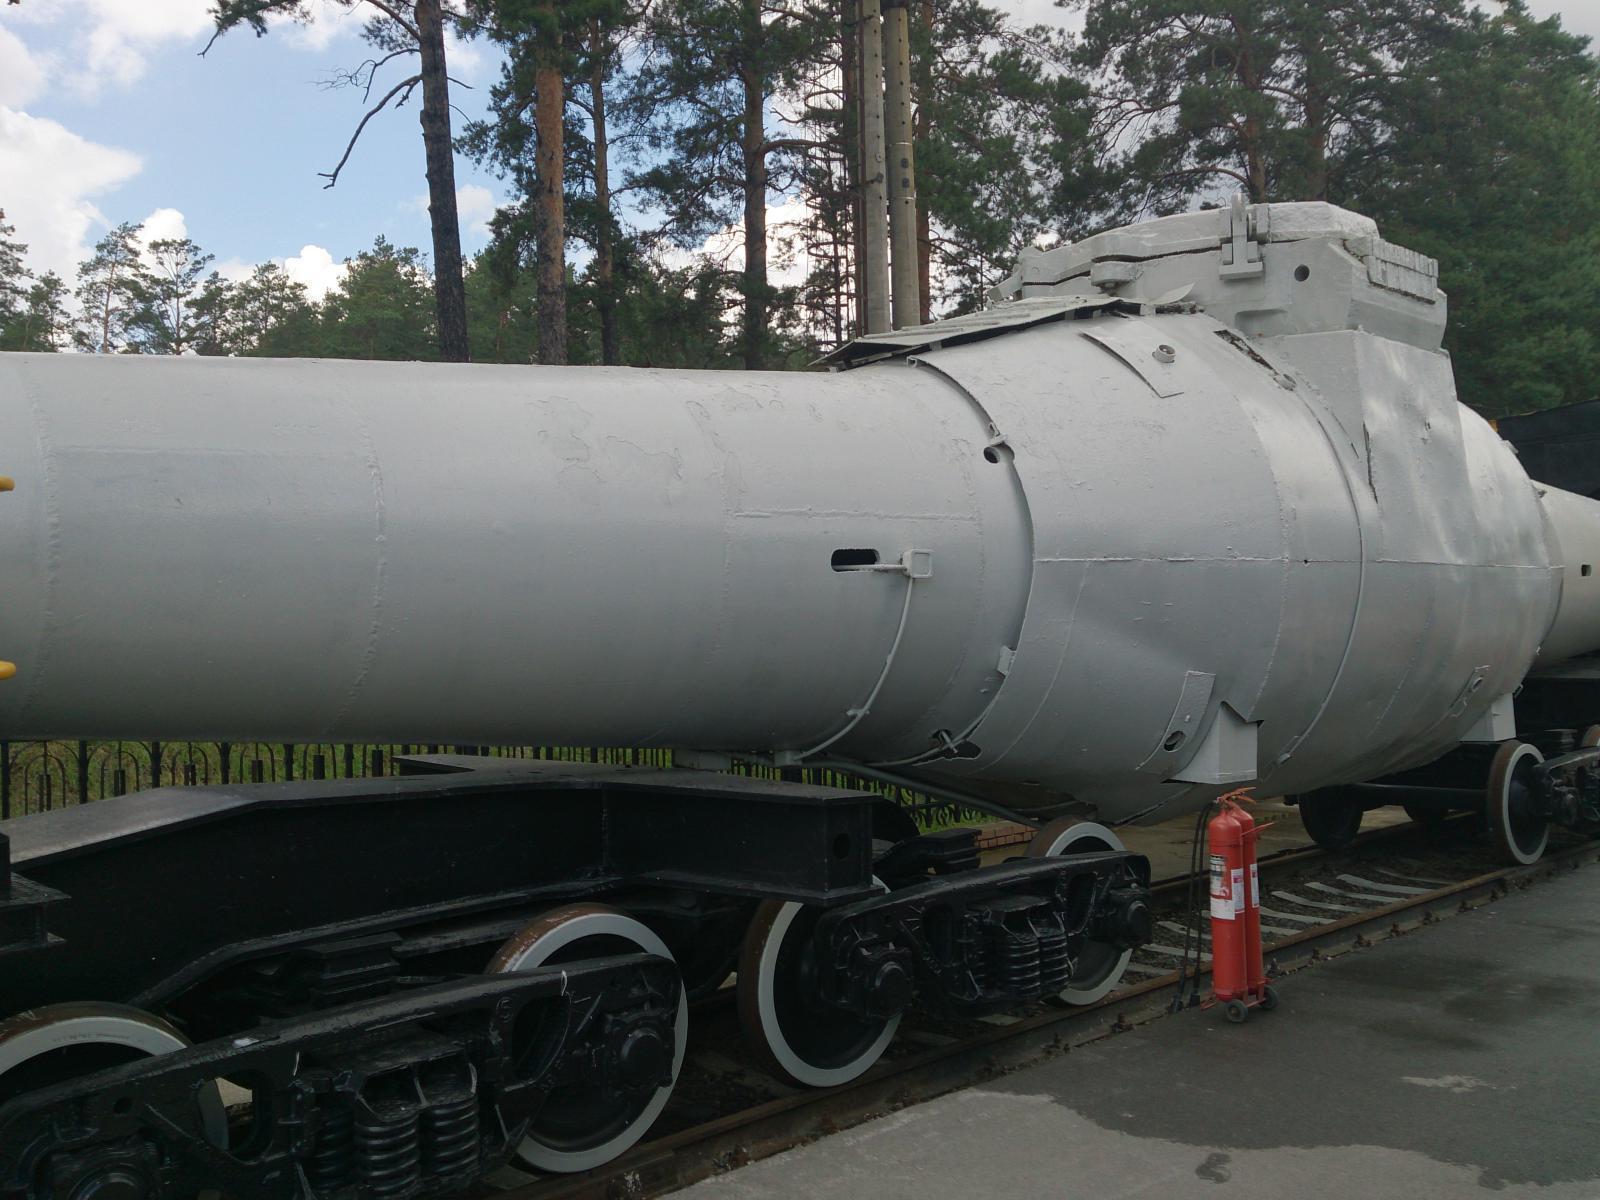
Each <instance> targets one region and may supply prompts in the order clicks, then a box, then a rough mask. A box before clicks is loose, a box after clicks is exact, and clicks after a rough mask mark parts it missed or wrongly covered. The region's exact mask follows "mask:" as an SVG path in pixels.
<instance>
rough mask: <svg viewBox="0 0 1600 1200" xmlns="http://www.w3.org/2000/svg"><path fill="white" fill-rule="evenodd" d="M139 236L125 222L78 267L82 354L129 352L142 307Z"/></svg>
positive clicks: (76, 333)
mask: <svg viewBox="0 0 1600 1200" xmlns="http://www.w3.org/2000/svg"><path fill="white" fill-rule="evenodd" d="M138 236H139V228H138V226H136V225H133V224H130V223H129V222H126V221H124V222H123V223H122V224H121V225H118V226H117V227H116V228H115V229H113V230H111V231H110V232H109V233H107V234H106V235H105V236H104V237H103V238H101V239H100V240H99V241H98V242H96V243H95V247H94V254H93V255H92V256H91V257H90V258H88V259H86V260H85V261H84V262H82V263H80V264H79V265H78V289H77V292H76V293H75V295H76V297H77V300H78V310H79V311H78V325H77V328H76V329H75V330H74V331H73V335H72V338H73V342H74V343H75V344H76V345H77V347H78V348H79V349H80V350H87V351H90V352H92V353H95V354H116V353H118V352H120V351H123V350H126V349H128V348H129V341H130V332H131V330H132V327H133V325H134V322H135V319H136V317H137V316H138V312H139V305H140V293H139V271H140V263H139V243H138Z"/></svg>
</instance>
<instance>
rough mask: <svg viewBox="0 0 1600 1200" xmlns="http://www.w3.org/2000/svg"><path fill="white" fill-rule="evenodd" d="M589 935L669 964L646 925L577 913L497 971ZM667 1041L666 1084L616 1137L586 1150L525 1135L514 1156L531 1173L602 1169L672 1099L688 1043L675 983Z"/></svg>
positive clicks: (685, 1013) (524, 966)
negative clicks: (669, 1042) (620, 943)
mask: <svg viewBox="0 0 1600 1200" xmlns="http://www.w3.org/2000/svg"><path fill="white" fill-rule="evenodd" d="M590 937H615V938H622V939H624V940H626V941H630V942H632V943H633V944H634V945H636V946H638V947H639V949H640V950H642V951H644V952H645V953H647V954H654V955H656V956H658V957H660V958H665V959H667V960H669V961H673V959H672V951H670V950H668V949H667V944H666V943H665V942H663V941H662V940H661V939H660V938H659V937H657V936H656V935H655V934H654V933H653V932H652V931H651V930H650V929H649V927H648V926H645V925H643V924H641V923H640V922H638V921H636V920H634V919H633V918H632V917H630V916H628V915H627V914H626V913H620V912H614V911H604V912H583V913H579V914H577V915H575V916H574V917H573V918H572V919H571V920H569V921H565V922H563V923H562V924H560V925H557V926H556V927H555V928H554V929H552V930H550V931H549V932H548V933H546V934H543V935H541V936H540V937H539V938H538V939H537V940H536V941H534V943H533V944H532V945H530V946H528V947H526V948H525V949H523V950H522V951H521V953H519V954H517V955H515V956H514V957H513V958H511V959H510V960H509V961H507V962H504V963H502V964H501V966H500V969H501V970H503V971H527V970H531V969H532V968H534V967H541V966H543V965H544V964H545V963H546V962H547V961H549V959H550V956H551V955H552V954H554V953H556V952H557V951H558V950H564V949H565V948H566V947H568V946H570V945H572V943H573V942H577V941H581V940H583V939H584V938H590ZM672 1041H673V1053H672V1083H666V1084H663V1085H662V1086H661V1087H659V1088H657V1089H656V1094H655V1095H654V1096H652V1097H650V1102H649V1103H648V1104H646V1105H645V1106H644V1108H643V1109H642V1110H641V1111H640V1113H639V1115H638V1116H637V1117H635V1118H634V1119H633V1121H632V1122H630V1123H629V1125H628V1127H627V1128H626V1129H624V1130H623V1131H622V1132H621V1133H619V1134H617V1136H616V1137H614V1138H612V1139H611V1140H610V1141H607V1142H602V1143H601V1144H600V1145H598V1146H591V1147H589V1148H588V1149H586V1150H560V1149H557V1148H556V1147H554V1146H547V1145H545V1144H544V1143H543V1142H541V1141H539V1140H538V1139H537V1138H534V1137H531V1136H530V1137H526V1138H524V1139H523V1140H522V1144H521V1145H520V1146H518V1147H517V1157H518V1158H519V1159H521V1160H522V1161H523V1162H524V1163H525V1164H527V1165H528V1166H530V1167H533V1168H535V1169H536V1170H540V1171H549V1172H551V1173H554V1174H562V1175H567V1174H571V1173H573V1172H575V1171H588V1170H592V1169H593V1168H595V1167H598V1166H602V1165H603V1164H605V1163H608V1162H610V1161H611V1160H612V1159H614V1158H616V1157H617V1156H618V1155H620V1154H623V1153H625V1152H626V1151H628V1150H629V1149H631V1148H632V1147H633V1146H634V1144H635V1143H637V1142H638V1140H639V1139H640V1138H642V1137H643V1136H644V1135H645V1131H646V1130H648V1129H649V1128H650V1126H651V1125H653V1124H654V1123H655V1119H656V1118H657V1117H658V1116H660V1115H661V1110H662V1109H663V1108H665V1107H666V1106H667V1100H668V1099H669V1098H670V1097H671V1096H672V1087H673V1084H674V1083H676V1082H677V1081H678V1071H679V1070H680V1069H681V1068H682V1066H683V1052H684V1049H685V1047H687V1046H688V1044H689V999H688V995H687V994H686V993H685V991H684V989H683V986H682V985H681V984H680V985H679V987H678V1018H677V1021H676V1023H675V1024H674V1026H673V1031H672Z"/></svg>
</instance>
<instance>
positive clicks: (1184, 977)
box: [1168, 800, 1217, 1013]
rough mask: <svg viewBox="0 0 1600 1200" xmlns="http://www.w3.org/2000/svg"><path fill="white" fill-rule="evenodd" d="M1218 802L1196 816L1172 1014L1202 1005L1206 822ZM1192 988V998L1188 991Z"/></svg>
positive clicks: (1207, 892) (1207, 886) (1207, 880)
mask: <svg viewBox="0 0 1600 1200" xmlns="http://www.w3.org/2000/svg"><path fill="white" fill-rule="evenodd" d="M1216 807H1217V802H1216V801H1215V800H1212V801H1211V802H1210V803H1208V804H1207V805H1206V806H1205V807H1204V808H1202V809H1201V810H1200V811H1199V812H1197V813H1196V814H1195V817H1194V841H1193V843H1192V844H1191V845H1190V848H1189V895H1188V903H1187V904H1186V905H1185V906H1184V918H1183V954H1182V956H1181V957H1180V958H1179V959H1178V991H1177V994H1176V995H1174V996H1173V997H1172V1003H1171V1004H1170V1005H1168V1011H1169V1012H1174V1013H1177V1012H1182V1011H1183V1010H1184V1009H1185V1008H1186V1007H1187V1008H1194V1007H1195V1006H1196V1005H1198V1004H1199V1003H1200V953H1201V950H1202V948H1203V946H1204V939H1203V937H1202V935H1201V926H1200V905H1201V901H1202V899H1204V898H1205V897H1207V896H1209V895H1210V879H1211V873H1210V870H1209V869H1208V864H1207V863H1206V823H1207V822H1208V821H1210V819H1211V814H1212V812H1214V811H1215V809H1216ZM1185 989H1188V998H1187V1000H1185V998H1184V992H1185Z"/></svg>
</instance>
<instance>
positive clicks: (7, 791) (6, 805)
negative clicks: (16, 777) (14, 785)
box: [0, 742, 11, 821]
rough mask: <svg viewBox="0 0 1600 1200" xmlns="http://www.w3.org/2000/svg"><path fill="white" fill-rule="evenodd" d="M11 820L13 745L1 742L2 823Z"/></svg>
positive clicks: (0, 816) (0, 796)
mask: <svg viewBox="0 0 1600 1200" xmlns="http://www.w3.org/2000/svg"><path fill="white" fill-rule="evenodd" d="M10 819H11V743H10V742H0V821H9V820H10Z"/></svg>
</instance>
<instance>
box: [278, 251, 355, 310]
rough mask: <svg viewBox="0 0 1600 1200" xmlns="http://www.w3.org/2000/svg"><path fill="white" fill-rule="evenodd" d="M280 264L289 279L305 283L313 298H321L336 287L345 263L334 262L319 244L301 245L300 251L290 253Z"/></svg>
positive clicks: (342, 275) (342, 277)
mask: <svg viewBox="0 0 1600 1200" xmlns="http://www.w3.org/2000/svg"><path fill="white" fill-rule="evenodd" d="M282 265H283V270H284V273H285V274H286V275H288V276H289V278H290V279H293V280H296V281H297V282H299V283H303V284H305V288H306V291H307V292H309V293H310V294H311V298H312V299H313V300H321V299H322V298H323V297H324V296H326V295H327V294H328V293H329V292H331V291H332V290H333V289H334V288H336V287H337V286H338V285H339V284H340V282H341V281H342V280H343V279H344V274H345V265H344V264H343V263H342V262H335V261H334V259H333V255H331V254H329V253H328V252H327V251H326V250H324V249H323V248H322V247H321V246H301V247H300V253H299V254H291V255H290V256H289V257H288V258H286V259H284V260H283V261H282Z"/></svg>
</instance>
